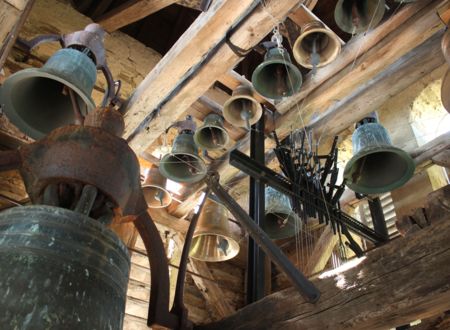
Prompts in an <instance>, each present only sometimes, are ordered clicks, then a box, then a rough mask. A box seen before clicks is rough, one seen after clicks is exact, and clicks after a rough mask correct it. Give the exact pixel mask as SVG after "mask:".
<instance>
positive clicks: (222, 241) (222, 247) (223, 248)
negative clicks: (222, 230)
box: [217, 238, 230, 255]
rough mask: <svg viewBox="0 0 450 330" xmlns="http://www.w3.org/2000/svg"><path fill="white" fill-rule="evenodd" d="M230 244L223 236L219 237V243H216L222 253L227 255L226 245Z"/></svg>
mask: <svg viewBox="0 0 450 330" xmlns="http://www.w3.org/2000/svg"><path fill="white" fill-rule="evenodd" d="M229 245H230V244H229V243H228V241H227V240H226V239H223V238H219V243H218V244H217V248H219V249H220V250H221V251H222V252H223V254H224V255H227V250H228V246H229Z"/></svg>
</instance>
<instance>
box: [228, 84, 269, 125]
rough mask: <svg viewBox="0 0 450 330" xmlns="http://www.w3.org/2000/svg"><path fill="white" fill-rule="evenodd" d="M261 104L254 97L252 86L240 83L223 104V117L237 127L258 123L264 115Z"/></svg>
mask: <svg viewBox="0 0 450 330" xmlns="http://www.w3.org/2000/svg"><path fill="white" fill-rule="evenodd" d="M262 113H263V111H262V107H261V104H259V102H258V101H257V100H256V99H255V98H254V97H253V92H252V89H251V88H250V87H247V86H244V85H240V86H239V87H238V88H236V89H235V90H234V91H233V96H231V97H230V98H229V99H228V100H227V101H226V102H225V104H224V105H223V117H224V118H225V120H226V121H227V122H229V123H230V124H231V125H233V126H237V127H247V128H248V127H249V126H250V125H253V124H256V123H257V122H258V121H259V119H260V118H261V116H262Z"/></svg>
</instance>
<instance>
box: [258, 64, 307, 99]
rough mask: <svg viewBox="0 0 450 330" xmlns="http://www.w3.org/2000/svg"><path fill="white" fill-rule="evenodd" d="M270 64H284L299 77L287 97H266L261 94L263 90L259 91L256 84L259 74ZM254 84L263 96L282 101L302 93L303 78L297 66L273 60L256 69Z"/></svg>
mask: <svg viewBox="0 0 450 330" xmlns="http://www.w3.org/2000/svg"><path fill="white" fill-rule="evenodd" d="M270 64H284V65H287V66H288V67H289V68H290V69H292V70H293V71H295V73H296V75H297V77H298V80H297V83H296V84H294V85H293V86H292V89H291V88H289V90H288V91H287V93H286V95H281V96H277V95H265V94H264V93H261V90H259V88H258V87H257V86H256V85H255V84H254V81H255V80H256V76H257V74H259V73H260V72H261V71H262V70H263V69H264V68H265V67H266V66H267V65H270ZM252 84H253V87H254V88H255V90H256V91H257V92H258V93H259V94H261V95H262V96H264V97H267V98H269V99H272V100H280V99H282V98H286V97H290V96H292V95H295V94H296V93H298V92H299V91H300V88H301V87H302V85H303V77H302V73H301V72H300V69H299V68H297V66H296V65H295V64H293V63H292V62H286V61H282V60H278V59H272V60H265V61H263V62H262V63H260V64H259V65H258V66H257V67H256V69H255V70H254V71H253V73H252Z"/></svg>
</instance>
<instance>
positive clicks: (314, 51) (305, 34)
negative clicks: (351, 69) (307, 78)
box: [292, 21, 341, 69]
mask: <svg viewBox="0 0 450 330" xmlns="http://www.w3.org/2000/svg"><path fill="white" fill-rule="evenodd" d="M292 52H293V54H294V58H295V60H296V61H297V63H298V64H300V65H301V66H303V67H305V68H308V69H315V68H320V67H323V66H325V65H327V64H330V63H331V62H333V61H334V60H335V59H336V57H337V56H338V55H339V53H340V52H341V42H340V40H339V38H338V37H337V36H336V34H335V33H334V32H333V31H331V30H329V29H327V28H326V27H325V26H324V25H323V23H322V22H320V21H311V22H308V23H306V24H305V25H303V26H302V30H301V34H300V36H299V37H298V38H297V40H296V41H295V43H294V47H293V49H292Z"/></svg>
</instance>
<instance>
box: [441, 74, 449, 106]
mask: <svg viewBox="0 0 450 330" xmlns="http://www.w3.org/2000/svg"><path fill="white" fill-rule="evenodd" d="M441 101H442V105H443V106H444V108H445V109H446V110H447V112H449V113H450V70H447V72H446V73H445V75H444V78H442V84H441Z"/></svg>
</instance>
